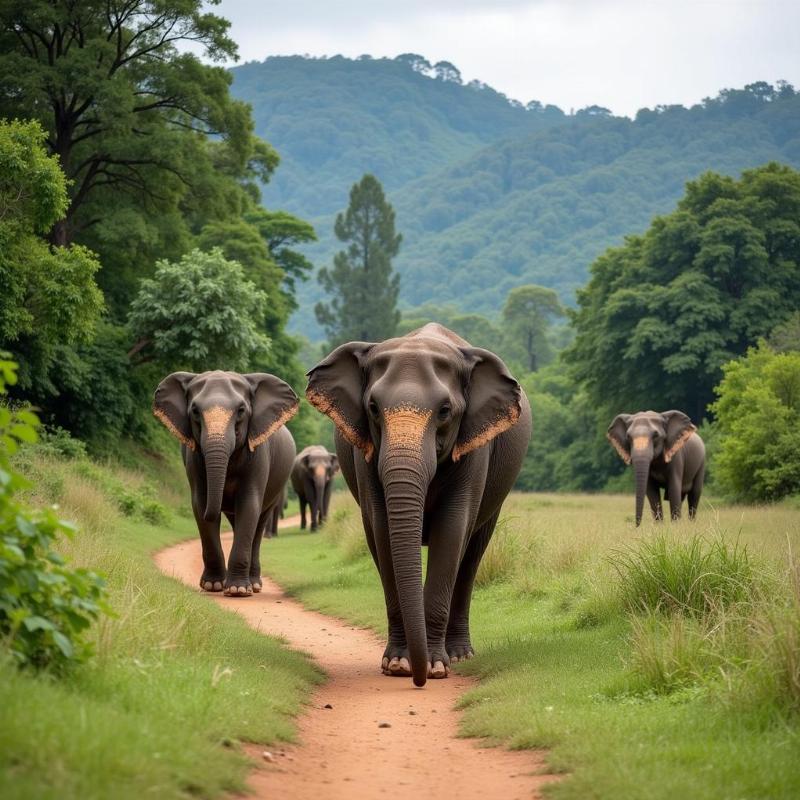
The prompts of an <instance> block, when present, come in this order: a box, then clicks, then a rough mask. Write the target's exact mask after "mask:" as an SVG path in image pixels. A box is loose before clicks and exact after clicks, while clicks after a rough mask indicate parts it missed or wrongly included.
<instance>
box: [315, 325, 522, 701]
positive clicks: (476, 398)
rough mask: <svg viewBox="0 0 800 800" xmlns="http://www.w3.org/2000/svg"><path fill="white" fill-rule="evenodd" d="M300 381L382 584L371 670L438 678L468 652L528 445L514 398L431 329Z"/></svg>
mask: <svg viewBox="0 0 800 800" xmlns="http://www.w3.org/2000/svg"><path fill="white" fill-rule="evenodd" d="M308 375H309V384H308V388H307V390H306V396H307V397H308V400H309V401H310V402H311V403H312V405H314V406H315V407H316V408H317V409H318V410H320V411H322V412H323V413H324V414H327V415H328V416H329V417H330V418H331V419H332V420H333V422H334V423H335V425H336V434H335V441H336V452H337V454H338V456H339V464H340V466H341V470H342V474H343V475H344V477H345V480H346V481H347V485H348V487H349V488H350V491H351V492H352V493H353V496H354V497H355V498H356V500H357V502H358V504H359V506H360V507H361V516H362V520H363V523H364V530H365V533H366V537H367V543H368V545H369V549H370V551H371V553H372V557H373V559H374V560H375V564H376V566H377V568H378V571H379V573H380V576H381V582H382V584H383V590H384V596H385V600H386V611H387V616H388V621H389V642H388V645H387V647H386V651H385V653H384V657H383V661H382V669H383V671H384V672H385V673H386V674H389V675H409V674H410V675H412V676H413V679H414V683H415V684H416V685H417V686H422V685H424V684H425V681H426V679H427V678H428V677H434V678H440V677H441V678H443V677H446V675H447V674H448V672H449V668H450V662H451V661H457V660H459V659H461V658H469V657H471V655H472V652H473V651H472V644H471V641H470V633H469V606H470V598H471V596H472V587H473V582H474V579H475V573H476V572H477V569H478V565H479V563H480V560H481V557H482V556H483V553H484V551H485V549H486V546H487V545H488V543H489V539H490V538H491V535H492V532H493V531H494V527H495V524H496V522H497V517H498V515H499V513H500V507H501V505H502V503H503V501H504V499H505V497H506V495H507V494H508V492H509V491H510V490H511V487H512V486H513V484H514V481H515V479H516V477H517V473H518V472H519V470H520V467H521V466H522V461H523V458H524V457H525V452H526V450H527V447H528V441H529V439H530V433H531V414H530V407H529V405H528V401H527V398H526V397H525V393H524V392H523V391H522V389H521V387H520V385H519V383H518V382H517V381H516V380H515V379H514V378H513V377H512V376H511V374H510V373H509V372H508V369H507V368H506V366H505V364H504V363H503V362H502V361H501V360H500V359H499V358H498V357H497V356H496V355H494V354H493V353H490V352H489V351H488V350H483V349H481V348H477V347H472V346H470V345H469V343H468V342H466V341H464V340H463V339H461V338H460V337H459V336H457V335H456V334H454V333H453V332H452V331H449V330H448V329H447V328H444V327H442V326H440V325H436V324H429V325H426V326H424V327H423V328H420V329H419V330H417V331H413V332H412V333H409V334H407V335H406V336H402V337H399V338H395V339H388V340H386V341H384V342H381V343H380V344H370V343H367V342H350V343H348V344H344V345H341V346H340V347H338V348H337V349H336V350H334V351H333V352H332V353H331V354H330V355H329V356H328V357H327V358H326V359H324V360H323V361H322V362H320V363H319V364H318V365H317V366H316V367H314V369H312V370H311V371H310V372H309V373H308ZM423 544H425V545H427V546H428V569H427V575H426V579H425V585H424V587H423V585H422V564H421V545H423Z"/></svg>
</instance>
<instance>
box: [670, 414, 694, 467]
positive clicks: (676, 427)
mask: <svg viewBox="0 0 800 800" xmlns="http://www.w3.org/2000/svg"><path fill="white" fill-rule="evenodd" d="M661 416H662V417H663V418H664V430H665V432H666V441H665V442H664V461H666V462H667V463H669V462H670V461H672V458H673V456H674V455H675V453H677V452H678V451H679V450H680V449H681V448H682V447H683V446H684V445H685V444H686V442H688V441H689V438H690V437H691V435H692V434H693V433H694V432H695V431H696V430H697V428H696V427H695V426H694V425H693V424H692V421H691V420H690V419H689V417H687V416H686V414H684V413H683V411H665V412H664V413H663V414H662V415H661Z"/></svg>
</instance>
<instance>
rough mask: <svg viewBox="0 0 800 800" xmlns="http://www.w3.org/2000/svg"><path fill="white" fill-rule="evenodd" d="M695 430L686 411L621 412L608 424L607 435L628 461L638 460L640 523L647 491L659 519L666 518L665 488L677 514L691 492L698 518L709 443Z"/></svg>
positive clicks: (692, 507)
mask: <svg viewBox="0 0 800 800" xmlns="http://www.w3.org/2000/svg"><path fill="white" fill-rule="evenodd" d="M696 431H697V428H695V426H694V425H692V421H691V420H690V419H689V417H687V416H686V414H684V413H683V412H682V411H665V412H664V413H663V414H658V413H656V412H655V411H640V412H639V413H638V414H619V415H617V416H616V417H615V418H614V421H613V422H612V423H611V425H610V426H609V428H608V433H607V434H606V436H607V438H608V441H609V442H611V444H612V445H613V447H614V449H615V450H616V451H617V452H618V453H619V455H620V457H621V458H622V460H623V461H624V462H625V463H626V464H630V463H633V470H634V475H635V477H636V525H637V526H638V525H640V524H641V522H642V509H643V508H644V496H645V494H647V499H648V500H649V502H650V508H651V509H652V511H653V516H654V517H655V519H657V520H660V519H663V516H664V514H663V511H662V509H661V490H662V489H665V490H666V499H667V500H668V501H669V508H670V514H671V516H672V519H679V518H680V516H681V505H682V504H683V501H684V499H685V498H686V497H687V495H688V497H689V518H690V519H694V517H695V514H696V513H697V506H698V504H699V503H700V495H701V494H702V491H703V480H704V478H705V470H706V448H705V445H704V444H703V440H702V439H701V438H700V437H699V436H698V435H697V433H696Z"/></svg>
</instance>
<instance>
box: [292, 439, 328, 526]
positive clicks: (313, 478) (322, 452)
mask: <svg viewBox="0 0 800 800" xmlns="http://www.w3.org/2000/svg"><path fill="white" fill-rule="evenodd" d="M338 471H339V459H338V457H337V456H335V455H334V454H333V453H329V452H328V451H327V449H326V448H325V447H323V446H322V445H318V444H312V445H309V446H308V447H306V448H305V449H304V450H301V451H300V452H299V453H298V454H297V458H295V460H294V467H293V468H292V478H291V480H292V488H293V489H294V490H295V493H296V494H297V499H298V500H299V501H300V527H301V528H303V529H305V527H306V506H308V507H309V509H310V511H311V530H312V531H315V530H317V527H318V526H319V525H322V523H323V522H324V521H325V519H326V518H327V516H328V506H329V505H330V502H331V487H332V483H333V478H334V476H335V475H336V473H337V472H338Z"/></svg>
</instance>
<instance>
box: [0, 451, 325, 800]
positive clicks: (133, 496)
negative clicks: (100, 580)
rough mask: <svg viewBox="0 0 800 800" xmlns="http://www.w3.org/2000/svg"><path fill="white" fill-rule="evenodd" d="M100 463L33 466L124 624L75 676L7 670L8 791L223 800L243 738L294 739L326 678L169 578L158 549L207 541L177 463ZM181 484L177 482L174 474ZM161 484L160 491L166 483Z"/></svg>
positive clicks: (233, 780)
mask: <svg viewBox="0 0 800 800" xmlns="http://www.w3.org/2000/svg"><path fill="white" fill-rule="evenodd" d="M138 461H139V463H140V464H141V468H140V469H138V470H135V471H132V470H126V469H122V468H119V467H111V466H102V467H100V466H97V465H95V464H92V463H90V462H88V461H85V460H82V461H69V460H62V459H59V458H57V457H54V455H53V454H52V453H40V454H39V455H32V456H28V457H26V458H25V459H24V462H23V464H22V467H23V468H24V471H25V472H26V473H27V474H28V475H29V476H30V477H32V478H33V479H34V481H35V486H36V491H35V492H34V493H33V494H32V496H31V498H30V499H31V500H32V501H33V502H39V503H52V502H58V503H59V505H60V508H61V515H62V516H63V517H65V518H67V519H71V520H74V521H76V522H77V523H78V524H79V525H80V533H79V534H78V535H77V536H76V538H75V540H74V541H72V542H65V543H64V546H63V548H62V550H63V552H65V553H66V554H67V555H68V556H69V557H70V559H71V560H72V561H73V562H74V563H76V564H78V565H85V566H90V567H92V568H93V569H99V570H101V571H102V572H104V573H105V575H106V576H107V579H108V584H109V588H110V598H111V605H112V607H113V610H114V612H115V616H114V617H113V618H107V619H104V620H103V621H102V622H101V623H100V624H98V625H96V626H95V627H94V628H93V630H92V632H91V638H92V640H93V643H94V646H95V651H96V654H95V657H94V658H93V659H92V660H91V661H90V662H89V663H88V664H86V665H83V666H80V667H78V668H76V669H75V670H74V672H73V673H72V674H70V675H69V676H68V677H66V678H64V679H59V680H55V679H53V678H49V677H47V676H41V677H35V676H33V675H31V674H26V673H20V672H18V671H16V670H15V669H14V668H13V667H12V666H11V665H10V664H4V663H0V797H3V798H4V799H5V798H7V799H8V800H11V798H25V799H26V800H33V798H35V799H36V800H41V799H42V798H60V799H61V798H80V800H87V799H88V798H103V800H105V799H106V798H109V797H114V798H120V800H121V799H122V798H141V797H146V796H157V797H159V798H186V797H189V796H192V797H209V798H211V797H218V796H221V795H222V794H223V793H227V792H232V791H240V790H242V788H243V785H244V779H245V777H246V774H247V771H248V761H247V759H246V757H245V756H244V754H243V752H242V751H241V748H240V747H239V744H238V743H239V742H240V741H252V742H260V743H261V742H263V743H269V742H274V741H277V740H282V741H286V740H291V739H292V737H293V735H294V726H293V722H292V716H293V715H294V714H296V713H297V712H298V710H299V708H300V707H301V704H302V702H303V700H304V698H305V697H306V696H307V694H308V692H309V691H310V689H311V687H312V686H313V685H314V684H316V683H317V682H318V681H319V680H320V678H321V676H320V675H319V673H318V672H317V670H316V669H315V668H314V667H313V666H312V665H311V664H310V662H309V661H308V660H307V659H306V658H304V657H303V656H301V655H299V654H297V653H294V652H292V651H289V650H287V649H286V648H285V647H283V646H282V645H280V644H279V643H278V642H277V641H276V640H274V639H269V638H267V637H265V636H262V635H260V634H258V633H256V632H254V631H252V630H251V629H250V628H248V627H247V626H246V625H245V623H244V622H243V621H240V620H239V619H238V618H237V617H235V616H234V615H231V614H227V613H226V612H224V611H223V610H221V609H220V608H218V607H217V606H216V605H215V604H213V603H209V602H208V600H207V599H205V598H203V597H201V596H199V594H197V593H195V592H193V591H191V590H189V589H187V588H185V587H183V586H181V585H179V584H178V583H176V582H175V581H173V580H170V579H168V578H166V577H164V576H162V575H161V574H160V573H159V572H158V571H157V570H156V568H155V567H154V566H153V563H152V561H151V558H150V554H151V553H152V552H153V551H154V550H157V549H159V548H161V547H164V546H166V545H168V544H170V543H172V542H175V541H178V540H181V539H186V538H189V537H192V536H194V535H196V529H195V525H194V522H193V521H191V520H189V519H188V518H187V517H185V516H181V515H179V514H176V513H174V512H173V511H171V510H170V508H171V507H172V506H173V505H176V506H177V507H179V508H181V509H185V508H186V507H187V504H186V497H185V492H184V491H181V490H182V489H183V488H184V487H183V486H182V482H183V481H185V478H183V476H181V475H180V474H176V468H175V465H174V464H165V463H164V462H162V461H159V460H153V461H149V460H147V459H146V458H145V457H144V456H142V455H141V454H140V457H139V458H138ZM173 478H174V479H173ZM155 486H158V490H157V491H156V489H154V488H153V487H155Z"/></svg>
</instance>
